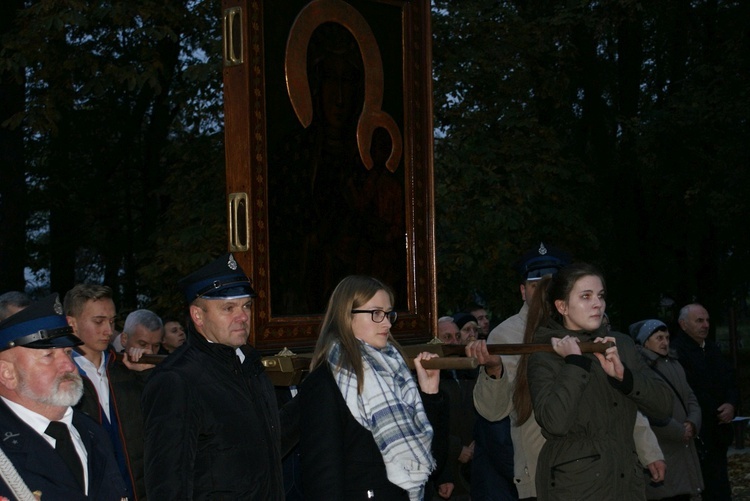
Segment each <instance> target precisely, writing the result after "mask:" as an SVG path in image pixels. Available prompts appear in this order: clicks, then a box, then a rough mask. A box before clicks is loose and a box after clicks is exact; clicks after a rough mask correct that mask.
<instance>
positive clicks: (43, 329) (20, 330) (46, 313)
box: [0, 294, 83, 351]
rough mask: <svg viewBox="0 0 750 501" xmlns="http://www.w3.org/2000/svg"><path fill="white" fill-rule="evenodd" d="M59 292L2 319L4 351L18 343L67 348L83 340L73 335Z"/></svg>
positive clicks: (0, 341) (0, 335) (0, 345)
mask: <svg viewBox="0 0 750 501" xmlns="http://www.w3.org/2000/svg"><path fill="white" fill-rule="evenodd" d="M62 311H63V310H62V304H60V298H59V297H58V295H57V294H52V295H51V296H47V297H46V298H44V299H42V300H41V301H37V302H36V303H31V304H30V305H29V306H27V307H26V308H24V309H23V310H21V311H19V312H18V313H16V314H15V315H11V316H9V317H8V318H6V319H5V320H3V321H2V322H0V351H2V350H7V349H9V348H13V347H16V346H24V347H26V348H66V347H72V346H78V345H81V344H83V341H81V340H80V339H78V338H77V337H76V336H74V335H73V329H72V328H71V327H70V326H69V325H68V322H67V321H66V320H65V316H64V315H63V314H62Z"/></svg>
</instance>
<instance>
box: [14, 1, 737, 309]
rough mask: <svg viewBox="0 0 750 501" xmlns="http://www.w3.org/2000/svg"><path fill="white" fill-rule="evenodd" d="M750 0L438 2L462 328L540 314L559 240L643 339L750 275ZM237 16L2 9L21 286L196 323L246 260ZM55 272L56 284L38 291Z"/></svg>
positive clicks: (164, 6)
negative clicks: (232, 131)
mask: <svg viewBox="0 0 750 501" xmlns="http://www.w3.org/2000/svg"><path fill="white" fill-rule="evenodd" d="M749 11H750V3H748V2H741V1H724V0H712V1H708V0H702V1H694V2H685V1H678V0H663V1H659V2H639V1H634V0H604V1H596V2H591V1H588V2H585V1H568V2H549V1H542V0H534V1H523V2H522V1H496V0H493V1H490V0H461V1H460V2H458V1H452V0H434V1H433V18H432V28H433V34H434V47H433V57H434V60H433V72H434V103H435V108H434V114H435V128H436V139H435V189H436V197H435V199H436V209H437V213H436V219H435V224H436V228H437V241H436V247H437V253H438V255H437V259H438V285H439V298H440V305H439V309H440V312H441V313H443V312H448V311H455V310H457V309H458V308H460V307H461V306H462V305H463V304H464V303H465V302H466V301H467V300H468V299H470V298H471V297H472V296H473V294H474V293H476V292H479V293H480V294H481V295H482V296H483V297H484V298H485V299H486V300H487V301H488V303H489V307H490V310H491V311H492V312H493V313H494V315H495V317H496V318H504V317H506V316H508V315H510V314H512V313H514V312H515V311H516V310H517V309H518V307H519V305H520V301H519V297H518V288H517V284H518V277H517V275H516V273H515V272H514V270H513V269H512V263H513V262H514V261H515V260H516V259H517V257H518V256H520V255H521V254H522V253H523V252H525V251H526V250H528V249H530V248H532V247H534V246H536V245H538V244H539V242H540V241H544V242H545V244H547V245H551V246H556V247H560V248H563V249H565V250H567V251H569V252H570V253H571V254H573V255H574V256H576V257H577V258H578V259H581V260H587V261H592V262H595V263H597V264H599V265H600V266H601V267H602V268H603V269H604V271H605V274H606V276H607V279H608V285H609V289H610V302H609V311H610V312H611V313H612V314H613V316H614V317H615V318H614V320H615V323H618V322H619V323H621V324H627V323H629V322H631V321H633V320H635V319H638V318H641V317H644V316H651V315H655V314H657V313H658V311H657V307H658V305H659V304H660V301H661V299H662V296H668V297H671V298H673V299H674V300H675V301H676V302H677V303H678V304H680V303H683V302H685V301H688V300H691V299H693V298H694V297H695V298H697V299H700V300H702V301H704V302H705V303H706V304H707V306H708V308H709V310H710V311H711V312H712V313H713V315H714V316H721V313H722V311H724V309H725V307H726V306H727V305H728V304H730V302H731V301H734V300H736V299H737V298H744V297H745V296H746V293H747V284H748V278H749V277H750V259H748V258H749V257H750V236H748V233H747V232H745V231H743V230H742V229H743V228H744V223H745V215H746V214H748V201H747V200H748V197H747V194H748V193H750V189H749V188H750V179H749V177H750V174H748V158H749V157H750V155H748V145H749V144H750V140H749V139H750V138H749V137H748V136H749V135H750V131H748V120H747V114H748V110H749V109H750V103H749V102H748V101H749V100H750V97H749V96H748V89H747V77H748V75H749V74H750V72H749V71H748V70H749V69H750V68H749V66H750V61H749V59H750V50H749V49H750V47H748V43H749V42H748V41H749V40H750V36H748V24H747V22H746V20H747V19H750V16H749V15H748V14H750V12H749ZM219 13H220V6H219V2H216V1H210V2H199V1H195V0H132V1H129V2H115V1H111V0H109V1H107V0H105V1H101V2H87V1H84V0H30V1H26V2H24V1H21V0H8V1H4V2H2V7H0V161H2V166H0V227H1V228H2V231H0V289H1V290H6V289H18V288H21V287H23V284H24V282H26V279H27V278H29V277H28V276H26V275H25V273H24V270H26V271H27V273H31V274H32V278H33V280H31V282H32V283H38V284H41V287H43V288H44V289H45V290H40V291H38V292H39V294H41V293H44V292H47V288H51V290H54V291H56V292H61V293H64V292H65V291H66V290H67V289H69V288H70V287H71V286H72V285H73V284H74V283H76V282H78V281H84V280H90V281H99V282H103V283H107V284H109V285H111V286H113V288H114V289H115V291H116V294H117V302H118V306H119V307H120V309H121V310H123V311H126V310H130V309H133V308H135V307H152V308H154V309H155V310H156V311H158V312H159V313H174V312H175V310H177V309H178V307H177V306H176V305H178V304H180V303H181V301H180V300H179V298H178V296H177V294H176V292H175V288H174V284H175V282H176V280H177V278H178V277H180V276H182V275H183V274H185V273H186V272H188V271H189V270H191V269H194V268H195V267H196V266H197V265H199V264H201V263H203V262H205V261H206V260H207V259H208V257H209V256H213V255H216V254H218V253H219V252H220V251H222V250H223V249H225V247H226V244H225V242H226V236H225V231H226V228H225V215H224V204H225V196H224V168H223V158H224V154H223V144H222V140H223V137H222V136H223V128H222V120H223V116H222V109H221V106H222V99H221V66H220V47H219V37H220V34H219V30H218V28H219V24H220V23H219V20H218V16H219ZM33 275H36V277H34V276H33Z"/></svg>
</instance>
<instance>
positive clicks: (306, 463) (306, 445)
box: [299, 364, 448, 501]
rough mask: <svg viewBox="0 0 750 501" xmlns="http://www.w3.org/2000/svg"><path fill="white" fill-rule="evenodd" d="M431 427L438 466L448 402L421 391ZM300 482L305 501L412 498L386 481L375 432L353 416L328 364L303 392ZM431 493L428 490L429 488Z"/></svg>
mask: <svg viewBox="0 0 750 501" xmlns="http://www.w3.org/2000/svg"><path fill="white" fill-rule="evenodd" d="M420 394H421V396H422V402H423V403H424V407H425V412H426V413H427V418H428V419H429V420H430V423H431V424H432V426H433V432H434V438H433V455H434V456H435V459H436V461H437V462H438V468H440V467H441V466H443V465H444V460H445V454H446V449H447V434H448V430H447V416H448V409H447V402H446V401H445V400H444V399H443V396H442V395H441V394H440V393H438V394H436V395H426V394H423V393H420ZM299 397H300V413H301V416H302V419H301V421H300V451H301V457H302V485H303V488H304V492H305V500H306V501H315V500H320V501H358V500H367V499H368V496H367V491H369V490H372V491H374V493H375V499H376V500H378V501H382V500H385V501H408V500H409V494H408V493H407V491H405V490H403V489H401V488H400V487H398V486H396V485H394V484H392V483H391V482H390V481H389V480H388V476H387V474H386V470H385V463H384V462H383V456H382V454H381V453H380V450H379V449H378V446H377V445H376V443H375V439H374V438H373V436H372V433H371V432H370V431H369V430H367V429H366V428H364V427H363V426H362V425H360V424H359V423H358V422H357V420H356V419H354V416H352V414H351V412H350V411H349V408H348V407H347V405H346V401H345V400H344V397H343V396H342V395H341V391H340V390H339V387H338V385H337V384H336V381H335V380H334V378H333V375H332V374H331V370H330V368H329V367H328V364H323V365H321V366H320V367H318V368H317V369H315V370H314V371H313V372H311V373H310V374H309V375H308V376H307V377H306V378H305V379H304V381H303V382H302V384H301V386H300V390H299ZM426 492H427V491H426Z"/></svg>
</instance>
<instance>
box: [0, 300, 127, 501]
mask: <svg viewBox="0 0 750 501" xmlns="http://www.w3.org/2000/svg"><path fill="white" fill-rule="evenodd" d="M80 344H81V340H80V339H78V338H77V337H75V336H74V335H73V334H72V329H71V328H70V327H69V326H68V324H67V322H66V320H65V317H64V316H63V315H62V305H61V304H60V301H59V298H58V296H57V294H54V295H52V296H49V297H47V298H46V299H43V300H41V301H39V302H37V303H32V304H31V305H30V306H28V307H27V308H25V309H23V310H21V311H19V312H18V313H16V314H14V315H12V316H10V317H8V318H7V319H5V320H4V321H2V322H0V448H1V449H2V452H3V453H4V455H5V456H7V458H8V459H9V460H10V462H11V463H12V466H13V467H15V472H14V471H12V470H13V468H12V467H10V465H8V464H5V465H4V466H3V468H1V469H0V472H1V474H2V479H3V480H4V482H2V483H0V496H4V497H7V498H11V499H15V498H17V499H22V498H23V497H22V494H20V493H24V492H25V493H26V495H28V492H29V491H34V494H35V495H36V496H37V497H41V496H44V499H66V500H71V501H72V500H86V499H97V500H119V499H122V498H123V497H124V496H125V493H126V491H125V485H124V484H123V481H122V477H121V476H120V473H119V470H118V467H117V463H116V462H115V457H114V453H113V451H112V447H111V444H110V442H109V438H108V437H107V435H106V434H105V432H104V430H103V429H102V428H101V427H99V426H98V425H97V424H96V423H95V422H94V421H92V420H91V419H89V418H88V417H86V416H84V415H83V414H80V413H79V412H78V411H75V410H73V408H72V406H73V405H75V404H76V403H77V402H78V400H79V399H80V398H81V395H82V394H83V384H82V382H81V377H80V376H79V375H78V371H77V370H76V366H75V364H73V360H72V359H71V351H72V349H73V347H74V346H78V345H80ZM13 473H17V474H18V475H19V477H20V478H16V479H15V481H14V480H12V478H13Z"/></svg>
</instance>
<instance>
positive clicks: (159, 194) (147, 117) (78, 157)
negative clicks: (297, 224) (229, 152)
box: [0, 0, 226, 312]
mask: <svg viewBox="0 0 750 501" xmlns="http://www.w3.org/2000/svg"><path fill="white" fill-rule="evenodd" d="M9 14H12V19H13V22H12V23H10V25H9V26H6V30H5V32H4V33H3V39H2V49H1V52H0V56H1V57H2V66H1V68H2V71H3V77H4V81H16V82H20V81H24V79H25V81H24V85H25V101H24V105H23V106H22V107H21V109H20V110H17V111H16V112H15V113H12V114H10V113H9V114H6V115H5V116H3V117H2V119H3V133H8V132H10V131H22V133H23V137H24V143H23V150H22V152H23V160H22V161H18V162H14V163H12V164H9V165H4V166H3V169H8V170H12V171H13V172H16V173H20V175H22V176H23V178H24V179H26V180H27V186H28V189H29V193H28V197H27V204H28V207H29V216H30V217H29V219H28V222H27V224H26V229H27V231H28V234H29V235H30V238H31V241H30V242H29V249H30V252H29V259H28V260H27V262H25V263H24V265H26V266H29V269H30V270H31V271H32V272H34V273H38V274H41V276H40V283H42V284H43V286H44V285H46V284H48V285H49V286H51V289H52V290H54V291H58V292H61V293H64V292H65V291H66V290H68V289H69V288H70V287H72V285H74V284H75V283H76V282H80V281H100V282H103V283H106V284H108V285H110V286H112V287H113V288H114V289H115V293H116V296H117V297H116V299H117V301H118V304H119V305H120V307H121V309H124V310H129V309H134V308H136V307H139V306H149V305H151V304H152V303H153V304H155V306H156V307H158V308H159V309H160V310H161V311H162V312H166V311H169V310H174V309H176V307H175V305H179V304H180V302H174V303H170V302H169V301H168V298H174V292H173V290H174V283H175V281H176V280H175V275H177V276H179V275H180V274H181V273H184V272H185V271H186V270H187V269H189V268H191V267H192V266H194V264H195V258H194V256H195V254H196V251H195V249H196V248H200V249H201V252H205V253H212V252H213V253H218V252H219V251H221V250H222V248H223V246H222V244H223V242H225V241H226V240H225V236H224V228H223V224H224V221H223V217H224V216H223V207H224V188H223V185H224V177H223V172H224V171H223V161H222V159H223V147H222V145H223V141H222V125H221V122H222V114H221V111H222V110H221V104H222V100H221V72H220V69H221V66H220V56H219V54H220V52H219V47H220V45H219V31H218V27H219V22H218V14H219V5H218V4H217V3H212V2H194V1H190V0H168V1H163V0H159V1H154V0H137V1H131V2H85V1H77V0H38V1H32V2H28V3H26V4H23V7H22V8H21V7H20V5H19V6H18V8H17V9H16V10H14V11H12V12H9ZM4 209H5V207H4ZM9 210H11V209H9ZM8 212H9V211H8V210H4V211H3V213H4V214H7V213H8ZM188 224H189V225H190V226H187V225H188ZM0 238H1V237H0ZM4 242H5V243H6V244H7V245H12V244H13V242H8V241H7V240H5V241H4ZM17 243H18V242H16V245H17ZM165 256H168V257H165ZM3 287H4V286H3ZM157 298H159V301H158V302H155V301H156V299H157Z"/></svg>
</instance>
